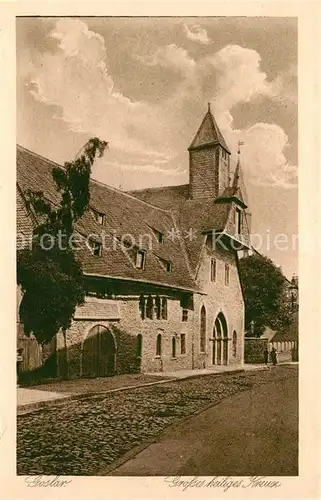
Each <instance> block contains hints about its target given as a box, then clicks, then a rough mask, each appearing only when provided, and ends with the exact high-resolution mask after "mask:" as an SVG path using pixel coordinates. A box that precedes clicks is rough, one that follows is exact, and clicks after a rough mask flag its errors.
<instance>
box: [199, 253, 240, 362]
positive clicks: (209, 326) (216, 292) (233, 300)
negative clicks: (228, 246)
mask: <svg viewBox="0 0 321 500" xmlns="http://www.w3.org/2000/svg"><path fill="white" fill-rule="evenodd" d="M211 258H215V259H216V280H215V282H211V281H210V273H211ZM225 264H228V265H229V284H228V285H226V284H225ZM197 282H198V284H199V286H200V287H201V288H202V290H204V292H206V293H207V295H205V296H201V295H196V296H195V307H194V309H195V311H194V332H195V368H204V367H209V366H212V365H213V360H212V354H213V341H212V340H211V339H212V338H213V328H214V323H215V319H216V317H217V315H218V314H219V313H220V312H221V313H223V315H224V317H225V319H226V322H227V329H228V339H229V340H228V364H229V365H234V366H242V364H243V349H244V302H243V295H242V290H241V285H240V280H239V275H238V269H237V257H236V254H235V253H233V252H231V251H228V250H224V249H223V248H219V247H218V245H216V248H215V249H212V248H211V247H210V245H209V244H207V245H206V247H205V248H204V251H203V255H202V259H201V263H200V266H199V270H198V274H197ZM203 305H204V306H205V308H206V319H207V321H206V352H205V353H201V351H200V316H201V308H202V306H203ZM234 331H235V332H236V334H237V337H236V338H237V342H236V356H234V353H233V345H232V336H233V332H234Z"/></svg>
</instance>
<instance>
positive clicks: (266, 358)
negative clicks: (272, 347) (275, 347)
mask: <svg viewBox="0 0 321 500" xmlns="http://www.w3.org/2000/svg"><path fill="white" fill-rule="evenodd" d="M263 356H264V364H265V365H266V366H267V364H268V362H269V351H268V348H267V347H265V349H264V351H263Z"/></svg>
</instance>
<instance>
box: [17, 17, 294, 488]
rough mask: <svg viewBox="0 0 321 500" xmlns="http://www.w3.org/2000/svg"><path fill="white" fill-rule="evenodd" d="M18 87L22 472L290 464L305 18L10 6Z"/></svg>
mask: <svg viewBox="0 0 321 500" xmlns="http://www.w3.org/2000/svg"><path fill="white" fill-rule="evenodd" d="M16 96H17V97H16V99H17V107H16V120H17V137H16V142H17V150H16V220H17V223H16V229H17V239H16V250H17V254H16V255H17V258H16V269H17V286H16V296H17V300H16V304H17V308H16V309H17V310H16V318H17V321H16V332H17V333H16V337H17V338H16V380H17V382H16V385H17V410H16V412H17V413H16V415H17V433H16V446H17V457H16V473H17V475H19V476H27V479H26V481H27V483H28V486H42V485H44V483H45V482H46V481H49V479H48V478H47V476H53V479H50V481H53V482H54V483H55V484H53V485H52V486H61V484H62V485H64V482H67V478H66V477H64V476H123V477H128V476H164V477H165V481H166V482H167V483H168V485H169V486H173V487H175V486H176V487H179V488H181V489H183V490H184V487H185V486H184V485H185V483H184V477H185V476H191V477H193V478H194V479H193V480H194V481H197V482H199V483H198V485H201V486H210V487H211V486H213V487H220V488H221V489H222V491H226V490H228V489H229V488H232V487H239V486H243V487H249V486H253V485H254V486H258V487H272V488H274V487H277V486H278V485H277V484H276V483H277V480H276V479H275V478H274V477H275V476H277V477H279V476H280V477H281V478H282V477H285V476H292V477H297V476H298V475H299V452H298V449H299V445H298V443H299V415H298V406H299V392H298V376H299V358H300V356H299V350H300V346H299V281H300V278H299V265H298V20H297V18H295V17H239V16H234V17H233V16H228V17H226V16H225V17H212V16H208V17H206V16H204V17H188V16H186V17H164V16H163V17H152V16H150V17H147V16H146V17H139V16H138V17H116V16H114V17H113V16H105V17H101V16H99V17H95V16H91V17H90V16H89V17H82V16H79V17H72V16H70V17H68V16H61V17H45V16H34V17H32V16H18V17H17V18H16ZM300 276H301V274H300ZM206 476H210V477H212V479H211V480H210V481H212V482H213V484H212V483H210V484H208V481H209V480H205V479H203V478H202V477H206ZM229 476H233V477H234V479H233V481H234V482H235V484H233V485H232V484H230V483H229V482H228V479H227V478H228V477H229ZM244 476H246V477H247V479H241V478H243V477H244ZM224 478H225V479H224ZM206 481H207V482H206ZM230 481H232V480H230ZM215 482H216V483H217V484H216V483H215ZM60 483H61V484H60ZM272 483H273V484H272ZM195 485H196V483H195ZM196 486H197V485H196Z"/></svg>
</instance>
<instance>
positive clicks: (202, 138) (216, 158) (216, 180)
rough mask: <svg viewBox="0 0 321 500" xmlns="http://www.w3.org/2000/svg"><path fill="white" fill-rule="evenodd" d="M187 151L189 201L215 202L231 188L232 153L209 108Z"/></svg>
mask: <svg viewBox="0 0 321 500" xmlns="http://www.w3.org/2000/svg"><path fill="white" fill-rule="evenodd" d="M188 151H189V190H190V192H189V196H190V198H192V199H194V200H197V199H201V198H212V199H214V198H216V197H217V196H218V195H220V194H221V193H222V192H223V191H224V189H225V188H226V187H228V186H229V184H230V155H231V152H230V150H229V148H228V147H227V144H226V142H225V139H224V137H223V136H222V134H221V131H220V129H219V128H218V125H217V123H216V121H215V118H214V116H213V114H212V112H211V108H210V104H208V111H207V113H206V115H205V116H204V118H203V121H202V123H201V125H200V127H199V129H198V131H197V133H196V135H195V137H194V139H193V141H192V143H191V145H190V147H189V148H188Z"/></svg>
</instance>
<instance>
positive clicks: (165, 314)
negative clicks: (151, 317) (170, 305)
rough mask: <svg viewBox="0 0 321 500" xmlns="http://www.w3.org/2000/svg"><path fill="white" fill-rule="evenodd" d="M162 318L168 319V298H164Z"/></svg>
mask: <svg viewBox="0 0 321 500" xmlns="http://www.w3.org/2000/svg"><path fill="white" fill-rule="evenodd" d="M162 319H167V299H166V297H163V298H162Z"/></svg>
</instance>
